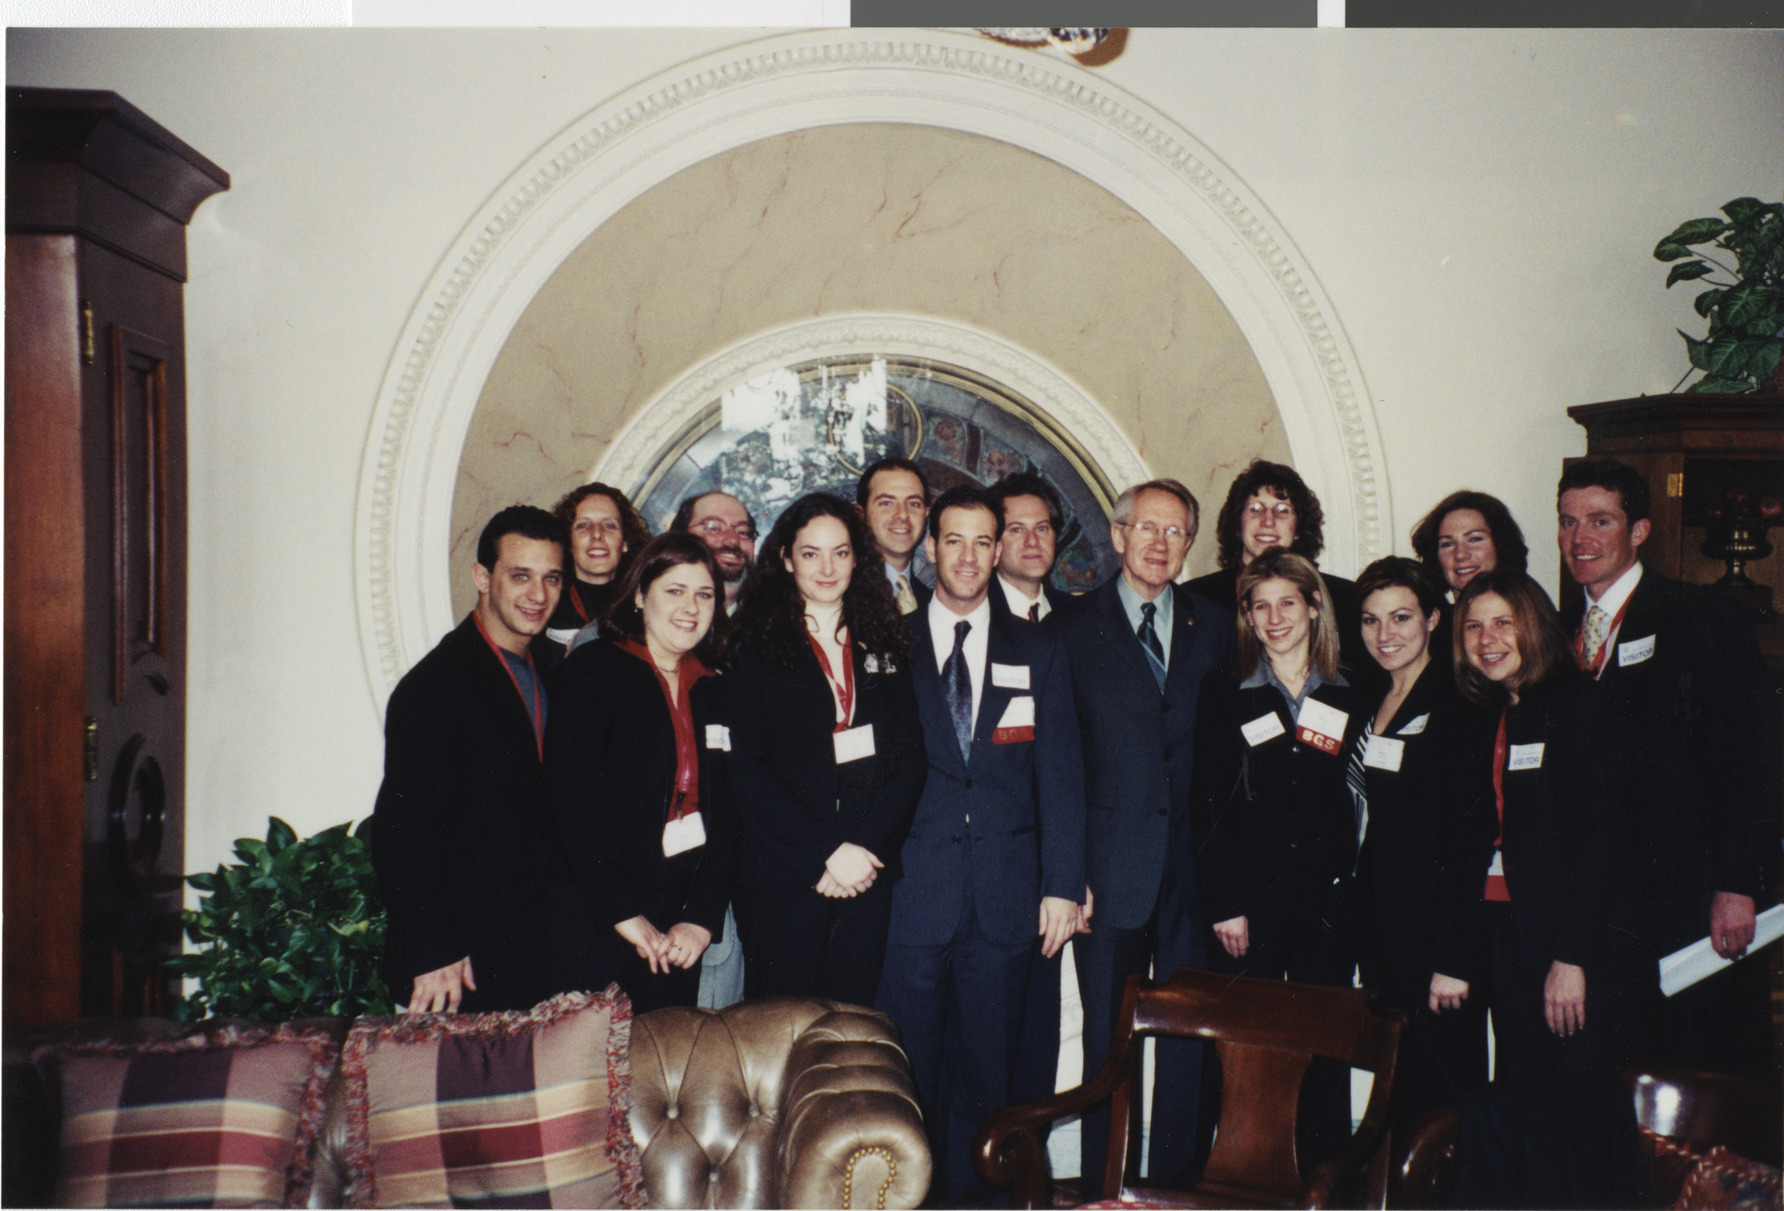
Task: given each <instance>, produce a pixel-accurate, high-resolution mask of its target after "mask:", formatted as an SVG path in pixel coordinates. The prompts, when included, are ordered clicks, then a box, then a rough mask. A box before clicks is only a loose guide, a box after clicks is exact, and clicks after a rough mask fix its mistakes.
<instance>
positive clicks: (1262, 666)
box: [1239, 623, 1350, 719]
mask: <svg viewBox="0 0 1784 1211" xmlns="http://www.w3.org/2000/svg"><path fill="white" fill-rule="evenodd" d="M1239 625H1240V626H1244V625H1245V624H1244V623H1240V624H1239ZM1264 685H1273V686H1275V687H1276V691H1277V692H1278V693H1279V694H1281V695H1282V700H1283V701H1284V702H1286V703H1288V717H1289V718H1290V719H1299V718H1300V717H1301V707H1302V706H1304V705H1306V702H1307V695H1309V694H1311V693H1313V691H1314V690H1317V689H1318V688H1319V687H1320V686H1322V685H1342V686H1347V687H1348V686H1349V685H1350V682H1348V681H1346V680H1345V679H1344V674H1343V673H1339V674H1338V676H1337V677H1336V678H1335V679H1334V680H1332V681H1327V680H1326V679H1325V678H1323V677H1321V676H1320V675H1319V670H1318V669H1316V668H1314V667H1313V665H1312V664H1311V663H1310V664H1308V666H1307V680H1306V681H1303V682H1302V683H1301V695H1300V697H1298V698H1297V697H1296V696H1295V695H1293V694H1291V693H1289V692H1288V687H1287V686H1286V685H1283V684H1282V681H1281V679H1279V678H1278V677H1277V676H1276V670H1275V669H1273V668H1271V667H1270V661H1269V660H1268V659H1267V658H1265V657H1263V656H1259V657H1258V661H1257V671H1256V672H1254V673H1252V675H1251V676H1249V677H1247V678H1246V679H1245V680H1244V681H1241V682H1240V683H1239V688H1240V689H1242V690H1255V689H1257V688H1258V687H1259V686H1264Z"/></svg>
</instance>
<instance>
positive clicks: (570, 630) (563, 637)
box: [545, 627, 582, 647]
mask: <svg viewBox="0 0 1784 1211" xmlns="http://www.w3.org/2000/svg"><path fill="white" fill-rule="evenodd" d="M580 630H582V628H581V627H546V628H545V638H547V639H549V640H551V641H552V642H553V643H561V644H563V645H564V646H565V647H569V646H570V641H571V640H572V639H574V638H576V633H577V632H578V631H580Z"/></svg>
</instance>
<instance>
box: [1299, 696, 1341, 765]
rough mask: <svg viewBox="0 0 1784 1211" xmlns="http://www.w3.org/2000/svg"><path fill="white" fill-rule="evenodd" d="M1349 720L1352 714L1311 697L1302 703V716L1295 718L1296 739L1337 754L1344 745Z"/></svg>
mask: <svg viewBox="0 0 1784 1211" xmlns="http://www.w3.org/2000/svg"><path fill="white" fill-rule="evenodd" d="M1349 720H1350V716H1349V715H1347V714H1345V713H1344V712H1343V711H1341V710H1339V709H1338V708H1337V707H1335V706H1327V705H1326V704H1325V703H1323V702H1321V701H1320V700H1319V699H1317V698H1309V699H1308V700H1307V701H1306V702H1304V703H1303V704H1302V705H1301V715H1300V718H1298V719H1296V720H1295V739H1296V740H1299V741H1300V742H1301V743H1302V744H1311V745H1312V746H1313V747H1314V748H1316V749H1318V750H1319V751H1320V752H1322V753H1331V754H1333V755H1334V756H1336V755H1337V752H1338V750H1339V749H1340V748H1341V747H1343V745H1344V725H1345V724H1346V723H1347V722H1349Z"/></svg>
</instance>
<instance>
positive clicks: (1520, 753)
mask: <svg viewBox="0 0 1784 1211" xmlns="http://www.w3.org/2000/svg"><path fill="white" fill-rule="evenodd" d="M1510 755H1511V760H1509V761H1507V762H1506V763H1505V768H1506V769H1541V768H1542V744H1541V742H1538V743H1536V744H1514V745H1512V746H1511V749H1510Z"/></svg>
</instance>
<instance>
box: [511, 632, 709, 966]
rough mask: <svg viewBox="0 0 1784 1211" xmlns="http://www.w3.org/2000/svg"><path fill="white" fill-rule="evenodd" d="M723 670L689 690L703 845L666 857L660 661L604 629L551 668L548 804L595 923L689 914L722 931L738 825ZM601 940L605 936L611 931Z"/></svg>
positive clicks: (670, 753)
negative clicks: (730, 786) (729, 783)
mask: <svg viewBox="0 0 1784 1211" xmlns="http://www.w3.org/2000/svg"><path fill="white" fill-rule="evenodd" d="M721 680H722V678H720V677H716V676H714V677H702V678H701V679H700V680H699V681H697V682H695V683H694V685H693V688H692V689H691V690H690V691H689V693H688V700H689V702H690V703H691V704H692V706H693V712H694V743H695V745H696V746H697V748H698V751H699V767H700V772H699V779H700V783H699V796H700V798H699V810H700V816H701V822H702V823H703V824H704V825H705V828H706V844H705V845H703V846H701V847H699V848H698V849H694V850H689V851H686V852H685V853H684V854H679V855H677V856H676V857H675V858H665V857H664V856H663V826H664V824H665V823H666V821H667V819H668V811H669V802H670V796H671V795H672V794H673V793H674V787H675V768H676V767H675V726H674V723H673V722H672V720H671V718H670V714H669V704H668V703H667V702H665V701H664V700H663V689H662V686H661V685H660V684H659V683H658V681H657V677H656V673H655V671H654V670H653V669H652V668H651V666H650V665H648V664H646V663H645V662H644V661H642V660H640V659H639V658H638V657H636V656H634V655H632V654H631V653H629V652H626V651H623V650H621V649H620V647H619V646H618V645H617V644H615V643H614V642H613V641H612V640H609V639H600V640H597V641H595V642H594V643H588V644H584V645H583V646H582V647H580V648H577V649H576V651H574V652H572V653H571V654H570V655H569V657H568V658H566V659H565V661H564V663H563V665H562V666H561V667H560V668H559V669H558V671H557V673H556V674H555V676H554V678H553V680H552V687H551V722H550V725H549V727H548V728H547V729H546V734H545V754H546V771H547V773H548V775H549V777H550V780H551V806H552V815H553V817H554V820H555V823H556V828H557V839H558V840H559V841H560V842H561V848H560V850H559V853H560V854H561V857H562V860H563V866H562V868H561V869H562V873H564V874H567V875H568V876H569V878H570V880H571V881H572V882H573V883H574V884H575V886H576V888H577V890H578V891H579V892H580V893H581V898H582V901H583V903H584V904H586V905H587V906H588V908H589V910H590V913H591V916H590V918H589V923H590V924H591V925H595V926H598V927H599V928H602V929H605V930H607V931H609V932H611V928H612V926H614V925H617V924H618V923H619V922H621V921H627V920H630V919H631V918H633V917H636V916H644V917H647V918H649V920H650V922H651V924H653V925H655V926H656V927H657V928H658V929H665V930H666V929H668V928H669V927H670V926H671V925H674V924H675V923H677V922H678V921H688V922H691V923H693V924H695V925H702V926H704V927H706V928H707V929H709V930H711V931H712V934H713V937H714V938H715V939H716V938H718V937H719V936H720V935H721V933H722V932H723V931H722V927H723V925H724V921H725V905H726V903H727V902H728V901H729V899H730V894H731V871H732V866H733V864H734V860H735V848H734V847H735V844H736V831H737V830H736V827H735V822H734V817H733V815H732V812H731V810H730V805H729V804H728V803H727V802H726V794H725V791H726V787H725V758H726V752H725V749H724V745H725V744H726V743H728V740H727V738H726V736H725V733H724V723H725V715H724V694H723V690H722V688H721V686H720V681H721ZM562 927H563V926H562V924H561V923H560V924H559V926H558V928H562ZM600 940H601V941H602V942H604V943H605V942H607V941H608V939H607V937H606V936H605V934H603V935H602V936H601V939H600Z"/></svg>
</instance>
